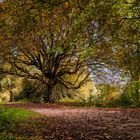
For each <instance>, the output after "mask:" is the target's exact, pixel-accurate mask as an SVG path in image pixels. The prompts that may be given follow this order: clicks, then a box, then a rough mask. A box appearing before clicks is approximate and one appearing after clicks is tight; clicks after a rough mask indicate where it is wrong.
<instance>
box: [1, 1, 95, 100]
mask: <svg viewBox="0 0 140 140" xmlns="http://www.w3.org/2000/svg"><path fill="white" fill-rule="evenodd" d="M5 5H6V8H5V13H6V14H5V20H4V25H3V29H5V34H6V37H7V38H6V40H8V42H9V44H8V45H7V44H6V48H7V50H8V53H7V55H4V56H3V57H4V59H5V60H6V62H7V63H6V64H7V65H8V66H9V68H7V69H4V68H1V72H3V73H8V74H11V75H18V76H20V77H26V78H29V79H36V80H38V81H40V82H41V83H42V84H45V85H47V87H48V91H47V92H46V95H45V96H44V99H45V101H46V102H51V101H52V99H51V96H52V93H53V89H54V87H55V86H56V85H57V84H58V83H59V84H62V85H63V86H65V87H67V88H74V89H77V88H79V87H81V86H82V85H83V84H84V82H85V81H86V80H87V79H88V76H89V75H90V73H91V71H89V70H88V65H87V62H88V61H89V60H90V59H91V58H90V57H89V56H88V57H87V56H86V52H85V49H86V46H87V43H88V42H87V41H88V40H87V39H86V38H87V37H88V35H87V33H86V26H87V25H88V24H87V23H88V22H87V20H88V17H89V15H88V12H89V11H88V10H91V7H92V5H90V4H88V3H87V6H86V7H84V9H82V8H81V5H80V8H79V5H78V6H77V2H76V1H70V2H67V1H62V2H61V1H56V2H53V3H52V1H49V2H45V1H30V0H26V1H20V0H18V1H13V0H7V1H5ZM8 11H9V12H8ZM7 20H8V21H7ZM84 26H85V27H84ZM3 46H4V45H3ZM83 73H84V75H85V76H84V77H82V78H81V76H83ZM67 75H71V76H73V75H77V78H76V79H75V81H74V82H73V83H72V82H70V81H68V80H67V79H65V77H66V76H67ZM79 79H80V80H79Z"/></svg>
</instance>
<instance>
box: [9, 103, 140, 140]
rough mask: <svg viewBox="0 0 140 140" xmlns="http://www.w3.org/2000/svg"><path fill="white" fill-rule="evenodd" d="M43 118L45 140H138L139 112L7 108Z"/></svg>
mask: <svg viewBox="0 0 140 140" xmlns="http://www.w3.org/2000/svg"><path fill="white" fill-rule="evenodd" d="M8 106H10V107H23V108H26V109H29V110H32V111H35V112H38V113H40V114H43V115H47V117H48V118H47V120H42V121H43V122H44V125H43V126H41V127H40V129H41V132H40V133H41V135H42V136H43V137H42V139H46V140H50V139H52V140H62V139H64V140H140V109H105V108H71V107H68V106H64V105H58V104H54V105H47V104H10V105H8Z"/></svg>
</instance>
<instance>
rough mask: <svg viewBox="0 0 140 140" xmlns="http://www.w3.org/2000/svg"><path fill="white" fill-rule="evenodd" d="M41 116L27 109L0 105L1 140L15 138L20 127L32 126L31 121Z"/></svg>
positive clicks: (12, 139)
mask: <svg viewBox="0 0 140 140" xmlns="http://www.w3.org/2000/svg"><path fill="white" fill-rule="evenodd" d="M39 117H40V115H39V114H38V113H35V112H32V111H28V110H25V109H21V108H16V109H13V108H5V107H0V140H15V139H16V138H15V137H16V135H18V134H16V133H18V131H19V130H20V129H22V128H25V129H26V128H30V127H32V123H31V121H32V120H33V119H34V118H39Z"/></svg>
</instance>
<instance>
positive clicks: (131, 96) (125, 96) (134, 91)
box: [118, 81, 140, 107]
mask: <svg viewBox="0 0 140 140" xmlns="http://www.w3.org/2000/svg"><path fill="white" fill-rule="evenodd" d="M118 103H119V105H120V106H126V107H128V106H131V107H140V82H139V81H133V82H131V83H128V84H127V85H126V87H125V89H124V91H123V93H122V94H121V95H120V97H119V99H118Z"/></svg>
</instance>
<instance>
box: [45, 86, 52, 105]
mask: <svg viewBox="0 0 140 140" xmlns="http://www.w3.org/2000/svg"><path fill="white" fill-rule="evenodd" d="M53 89H54V85H48V89H47V93H46V95H45V97H44V102H45V103H54V100H53V99H52V98H51V95H52V93H53Z"/></svg>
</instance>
